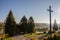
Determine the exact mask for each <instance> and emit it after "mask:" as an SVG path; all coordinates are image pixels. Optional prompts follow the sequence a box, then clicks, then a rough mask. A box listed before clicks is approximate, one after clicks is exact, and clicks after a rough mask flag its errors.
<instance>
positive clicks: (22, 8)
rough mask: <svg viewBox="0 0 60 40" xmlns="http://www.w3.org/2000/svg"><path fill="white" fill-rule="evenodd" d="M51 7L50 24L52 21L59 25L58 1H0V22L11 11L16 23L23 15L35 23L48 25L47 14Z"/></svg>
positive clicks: (59, 0) (59, 6)
mask: <svg viewBox="0 0 60 40" xmlns="http://www.w3.org/2000/svg"><path fill="white" fill-rule="evenodd" d="M49 5H51V7H52V10H53V11H54V12H53V13H52V23H53V21H54V19H56V20H57V23H60V0H0V22H4V21H5V20H6V17H7V15H8V13H9V11H10V10H12V12H13V15H14V17H15V20H16V22H17V23H18V22H19V21H20V20H21V18H22V17H23V16H24V15H25V16H26V17H27V19H29V17H30V16H32V17H33V18H34V21H35V23H49V12H48V11H47V9H48V8H49Z"/></svg>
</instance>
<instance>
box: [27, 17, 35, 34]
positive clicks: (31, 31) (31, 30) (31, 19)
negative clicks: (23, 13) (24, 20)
mask: <svg viewBox="0 0 60 40" xmlns="http://www.w3.org/2000/svg"><path fill="white" fill-rule="evenodd" d="M34 27H35V24H34V20H33V17H30V18H29V30H28V31H29V32H30V33H33V32H34Z"/></svg>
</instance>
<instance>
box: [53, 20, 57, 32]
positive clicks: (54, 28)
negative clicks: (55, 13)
mask: <svg viewBox="0 0 60 40" xmlns="http://www.w3.org/2000/svg"><path fill="white" fill-rule="evenodd" d="M53 31H58V25H57V23H56V20H54V24H53Z"/></svg>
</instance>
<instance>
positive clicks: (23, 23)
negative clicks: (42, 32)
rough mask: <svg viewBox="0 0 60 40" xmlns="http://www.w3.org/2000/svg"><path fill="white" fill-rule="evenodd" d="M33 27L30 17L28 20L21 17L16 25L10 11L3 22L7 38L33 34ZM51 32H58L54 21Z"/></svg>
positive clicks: (32, 20)
mask: <svg viewBox="0 0 60 40" xmlns="http://www.w3.org/2000/svg"><path fill="white" fill-rule="evenodd" d="M34 27H35V24H34V19H33V17H30V18H29V20H27V18H26V16H23V17H22V18H21V20H20V22H19V24H17V23H16V21H15V18H14V16H13V13H12V11H11V10H10V11H9V14H8V16H7V17H6V21H5V34H8V36H14V35H19V34H26V33H30V34H32V33H34V32H35V29H34ZM53 31H54V32H55V31H58V25H57V23H56V20H55V21H54V24H53Z"/></svg>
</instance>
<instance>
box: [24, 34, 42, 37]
mask: <svg viewBox="0 0 60 40" xmlns="http://www.w3.org/2000/svg"><path fill="white" fill-rule="evenodd" d="M39 35H43V34H36V33H32V34H24V37H33V36H39Z"/></svg>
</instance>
